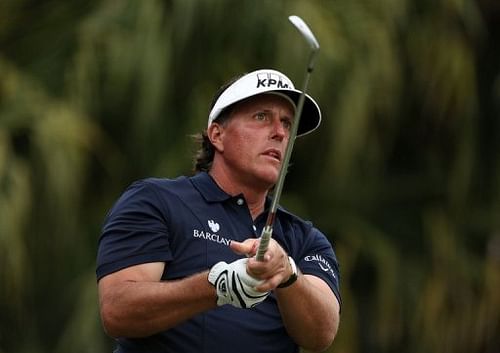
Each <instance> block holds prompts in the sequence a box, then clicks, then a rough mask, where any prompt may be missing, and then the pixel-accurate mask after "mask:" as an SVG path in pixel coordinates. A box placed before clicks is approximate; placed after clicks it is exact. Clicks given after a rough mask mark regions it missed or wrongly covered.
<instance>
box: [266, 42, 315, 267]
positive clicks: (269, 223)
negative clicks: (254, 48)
mask: <svg viewBox="0 0 500 353" xmlns="http://www.w3.org/2000/svg"><path fill="white" fill-rule="evenodd" d="M316 53H317V49H316V50H312V51H311V54H310V56H309V61H308V65H307V71H306V76H305V79H304V85H303V87H302V92H301V94H300V97H299V102H298V104H297V109H296V110H295V117H294V119H293V123H292V130H291V132H290V136H289V139H288V144H287V146H286V150H285V156H284V158H283V162H282V164H281V168H280V172H279V176H278V181H277V183H276V185H275V188H274V194H273V198H272V203H271V208H270V209H269V214H268V216H267V220H266V224H265V226H264V228H263V229H262V233H261V236H260V243H259V247H258V249H257V254H256V259H257V260H258V261H262V260H264V254H265V253H266V251H267V248H268V246H269V241H270V240H271V237H272V233H273V225H274V220H275V218H276V210H277V208H278V202H279V200H280V197H281V191H282V190H283V185H284V183H285V176H286V174H287V169H288V165H289V163H290V157H291V155H292V150H293V145H294V143H295V139H296V137H297V130H298V127H299V121H300V116H301V115H302V108H303V106H304V101H305V92H306V91H307V86H308V85H309V79H310V77H311V73H312V71H313V68H314V58H315V55H316Z"/></svg>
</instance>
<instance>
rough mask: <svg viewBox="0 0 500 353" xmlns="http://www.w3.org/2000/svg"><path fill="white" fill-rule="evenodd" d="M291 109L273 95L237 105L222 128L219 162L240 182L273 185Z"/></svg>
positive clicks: (283, 151) (290, 117) (260, 96)
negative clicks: (222, 145)
mask: <svg viewBox="0 0 500 353" xmlns="http://www.w3.org/2000/svg"><path fill="white" fill-rule="evenodd" d="M293 109H294V108H293V106H292V105H291V103H290V102H288V101H287V100H286V99H285V98H283V97H280V96H276V95H271V94H268V95H259V96H256V97H252V98H249V99H247V100H245V101H243V102H241V103H238V104H237V105H236V106H235V107H234V109H233V111H232V113H231V118H230V119H229V121H228V122H227V124H226V126H225V127H224V134H223V135H224V137H223V143H224V152H223V160H224V163H225V164H226V167H227V168H229V170H231V172H232V173H233V175H235V176H236V177H237V178H239V179H241V181H244V182H252V183H258V184H259V186H266V187H270V186H272V185H273V184H275V183H276V181H277V179H278V175H279V170H280V166H281V162H282V161H283V158H284V155H285V149H286V145H287V143H288V138H289V134H290V128H291V125H292V121H293V114H294V110H293Z"/></svg>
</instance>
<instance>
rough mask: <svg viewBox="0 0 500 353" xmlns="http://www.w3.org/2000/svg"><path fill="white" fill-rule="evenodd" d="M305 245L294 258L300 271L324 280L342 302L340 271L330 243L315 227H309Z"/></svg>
mask: <svg viewBox="0 0 500 353" xmlns="http://www.w3.org/2000/svg"><path fill="white" fill-rule="evenodd" d="M306 243H307V246H305V251H304V252H303V253H302V255H301V256H300V257H299V258H298V259H295V260H296V262H297V266H298V267H299V268H300V270H301V272H302V273H304V274H308V275H313V276H316V277H319V278H321V279H322V280H324V281H325V282H326V283H327V284H328V285H329V286H330V288H331V289H332V291H333V293H334V294H335V296H336V297H337V300H338V301H339V304H342V299H341V295H340V271H339V264H338V261H337V257H336V255H335V252H334V250H333V247H332V245H331V244H330V242H329V241H328V239H327V238H326V236H325V235H324V234H323V233H321V232H320V231H319V230H318V229H316V228H314V227H313V228H311V230H310V231H309V233H308V235H307V241H306Z"/></svg>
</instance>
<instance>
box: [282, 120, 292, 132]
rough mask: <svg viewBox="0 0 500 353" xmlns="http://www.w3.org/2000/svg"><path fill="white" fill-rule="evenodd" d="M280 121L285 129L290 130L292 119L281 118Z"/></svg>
mask: <svg viewBox="0 0 500 353" xmlns="http://www.w3.org/2000/svg"><path fill="white" fill-rule="evenodd" d="M281 123H282V124H283V127H284V128H285V129H286V130H291V129H292V121H291V120H290V119H282V120H281Z"/></svg>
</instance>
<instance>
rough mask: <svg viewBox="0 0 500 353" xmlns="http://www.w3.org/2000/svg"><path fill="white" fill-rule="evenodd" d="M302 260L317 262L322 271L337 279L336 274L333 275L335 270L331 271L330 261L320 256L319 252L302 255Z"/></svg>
mask: <svg viewBox="0 0 500 353" xmlns="http://www.w3.org/2000/svg"><path fill="white" fill-rule="evenodd" d="M304 260H305V261H308V262H311V261H314V262H316V263H317V264H318V266H319V267H320V268H321V269H322V270H323V271H325V272H329V273H330V274H331V275H332V277H333V278H335V279H337V276H336V275H335V271H333V268H332V266H331V265H330V263H329V262H328V261H326V259H325V258H324V257H323V256H321V255H320V254H316V255H308V256H306V257H304Z"/></svg>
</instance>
